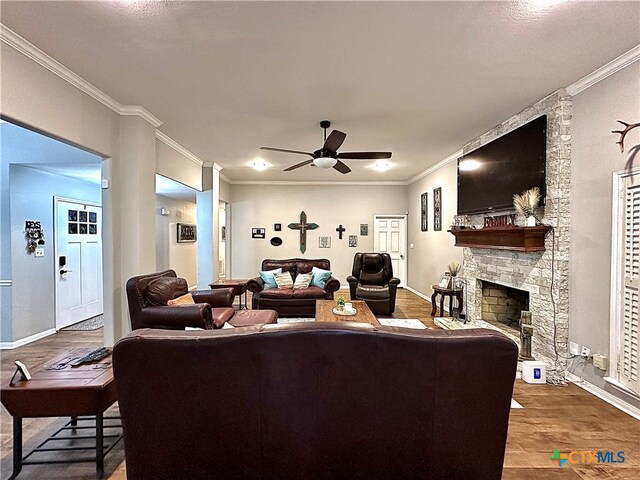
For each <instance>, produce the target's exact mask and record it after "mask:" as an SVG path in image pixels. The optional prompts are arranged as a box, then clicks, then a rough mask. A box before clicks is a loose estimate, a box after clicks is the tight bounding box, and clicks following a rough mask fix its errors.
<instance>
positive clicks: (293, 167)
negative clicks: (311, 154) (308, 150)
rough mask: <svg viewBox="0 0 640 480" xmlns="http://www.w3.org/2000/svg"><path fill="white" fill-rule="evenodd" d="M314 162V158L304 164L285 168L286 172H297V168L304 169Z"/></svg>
mask: <svg viewBox="0 0 640 480" xmlns="http://www.w3.org/2000/svg"><path fill="white" fill-rule="evenodd" d="M312 162H313V158H312V159H311V160H305V161H304V162H300V163H296V164H295V165H292V166H290V167H289V168H285V169H284V171H285V172H290V171H291V170H295V169H296V168H300V167H304V166H305V165H309V164H310V163H312Z"/></svg>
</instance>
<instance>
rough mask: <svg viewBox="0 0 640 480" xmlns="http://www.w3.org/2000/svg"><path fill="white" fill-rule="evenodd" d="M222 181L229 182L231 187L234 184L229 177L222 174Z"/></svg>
mask: <svg viewBox="0 0 640 480" xmlns="http://www.w3.org/2000/svg"><path fill="white" fill-rule="evenodd" d="M220 179H221V180H224V181H225V182H227V183H228V184H229V185H231V184H232V183H233V182H232V181H231V179H230V178H229V177H227V176H226V175H223V174H222V173H221V174H220Z"/></svg>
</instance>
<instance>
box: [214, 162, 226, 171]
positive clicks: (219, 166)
mask: <svg viewBox="0 0 640 480" xmlns="http://www.w3.org/2000/svg"><path fill="white" fill-rule="evenodd" d="M212 166H213V168H215V169H216V170H217V171H219V172H221V171H222V169H223V168H224V167H223V166H222V165H220V164H219V163H216V162H213V165H212Z"/></svg>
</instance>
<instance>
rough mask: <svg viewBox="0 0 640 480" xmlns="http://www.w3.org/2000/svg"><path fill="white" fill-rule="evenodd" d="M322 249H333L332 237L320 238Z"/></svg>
mask: <svg viewBox="0 0 640 480" xmlns="http://www.w3.org/2000/svg"><path fill="white" fill-rule="evenodd" d="M318 246H319V247H320V248H331V237H319V245H318Z"/></svg>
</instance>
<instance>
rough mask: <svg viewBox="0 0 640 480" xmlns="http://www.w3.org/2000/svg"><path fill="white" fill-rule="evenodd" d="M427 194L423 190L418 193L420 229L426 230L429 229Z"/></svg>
mask: <svg viewBox="0 0 640 480" xmlns="http://www.w3.org/2000/svg"><path fill="white" fill-rule="evenodd" d="M428 197H429V194H428V193H427V192H424V193H423V194H422V195H420V230H422V231H423V232H426V231H427V230H428V229H429V220H428V219H429V217H428V215H429V204H428Z"/></svg>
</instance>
